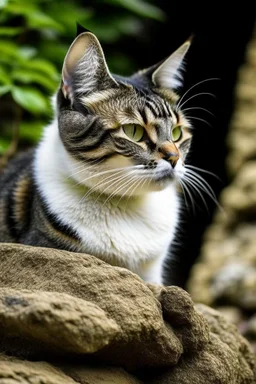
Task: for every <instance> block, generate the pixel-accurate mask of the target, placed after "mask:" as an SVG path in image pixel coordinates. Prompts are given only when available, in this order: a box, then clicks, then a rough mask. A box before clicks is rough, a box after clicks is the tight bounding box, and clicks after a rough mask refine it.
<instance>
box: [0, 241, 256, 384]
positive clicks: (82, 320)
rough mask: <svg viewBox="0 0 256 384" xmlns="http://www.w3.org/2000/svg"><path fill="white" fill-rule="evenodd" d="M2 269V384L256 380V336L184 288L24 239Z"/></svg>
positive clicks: (2, 253)
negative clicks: (253, 341)
mask: <svg viewBox="0 0 256 384" xmlns="http://www.w3.org/2000/svg"><path fill="white" fill-rule="evenodd" d="M0 265H1V269H0V287H1V288H0V353H2V355H0V384H11V383H12V384H16V383H17V384H18V383H21V384H37V383H39V382H40V383H42V384H53V383H54V384H58V383H63V384H66V383H70V384H73V383H74V382H76V383H81V384H98V383H104V382H105V383H107V384H110V383H111V384H128V383H129V384H143V383H145V384H146V383H147V384H157V383H162V384H164V383H172V384H186V383H188V382H191V380H193V381H194V383H195V384H201V383H202V384H205V382H207V383H223V384H228V383H230V384H251V383H255V382H256V362H255V359H254V355H253V354H252V352H251V350H250V347H249V344H248V342H247V341H246V340H245V339H244V338H243V337H241V335H240V334H239V333H238V332H237V330H236V328H235V327H234V326H233V325H231V324H230V323H228V322H227V321H225V320H224V319H223V317H221V315H220V314H219V313H218V312H215V311H213V310H211V309H209V308H207V307H204V306H198V307H196V308H195V306H194V304H193V301H192V300H191V297H190V296H189V295H188V293H187V292H185V291H183V290H182V289H180V288H178V287H160V286H152V285H146V284H145V283H144V282H143V281H142V280H141V279H140V278H139V277H138V276H137V275H135V274H133V273H131V272H130V271H128V270H125V269H122V268H118V267H112V266H110V265H108V264H106V263H104V262H103V261H100V260H98V259H97V258H95V257H93V256H90V255H85V254H75V253H71V252H65V251H59V250H53V249H46V248H39V247H38V248H34V247H28V246H22V245H18V244H1V246H0ZM18 359H19V360H18ZM40 361H44V362H40ZM109 364H111V365H113V366H112V367H110V366H109ZM207 379H209V380H208V381H207Z"/></svg>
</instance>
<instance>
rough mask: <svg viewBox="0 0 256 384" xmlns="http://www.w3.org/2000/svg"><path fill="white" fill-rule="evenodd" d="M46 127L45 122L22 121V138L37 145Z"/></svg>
mask: <svg viewBox="0 0 256 384" xmlns="http://www.w3.org/2000/svg"><path fill="white" fill-rule="evenodd" d="M45 125H46V124H45V122H44V121H38V120H36V121H22V123H21V124H20V138H21V139H22V140H26V141H29V142H31V143H37V142H38V140H39V139H40V137H41V135H42V131H43V127H44V126H45Z"/></svg>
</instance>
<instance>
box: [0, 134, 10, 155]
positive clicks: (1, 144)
mask: <svg viewBox="0 0 256 384" xmlns="http://www.w3.org/2000/svg"><path fill="white" fill-rule="evenodd" d="M9 145H10V140H7V139H3V138H0V153H1V154H2V153H4V152H5V151H6V150H7V149H8V147H9Z"/></svg>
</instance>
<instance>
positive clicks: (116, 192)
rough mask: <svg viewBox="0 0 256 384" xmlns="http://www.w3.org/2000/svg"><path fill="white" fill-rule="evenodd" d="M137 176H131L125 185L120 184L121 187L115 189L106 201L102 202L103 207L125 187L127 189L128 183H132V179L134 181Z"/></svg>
mask: <svg viewBox="0 0 256 384" xmlns="http://www.w3.org/2000/svg"><path fill="white" fill-rule="evenodd" d="M136 178H137V176H133V177H132V178H131V179H129V180H127V181H126V182H125V183H122V185H121V186H119V187H117V189H115V191H113V192H112V193H111V194H110V195H109V196H108V197H107V199H106V200H105V201H104V203H103V206H104V205H105V204H107V202H108V201H109V200H111V199H112V198H113V197H114V196H116V195H117V194H118V192H119V191H121V190H122V189H124V188H125V187H127V186H128V185H129V184H130V183H132V182H133V181H134V179H136Z"/></svg>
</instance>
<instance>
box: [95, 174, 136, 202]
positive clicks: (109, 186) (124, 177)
mask: <svg viewBox="0 0 256 384" xmlns="http://www.w3.org/2000/svg"><path fill="white" fill-rule="evenodd" d="M129 178H130V175H124V176H123V177H120V176H119V177H118V178H116V179H115V180H114V182H113V183H111V184H110V182H108V183H107V184H108V186H107V188H105V189H104V191H102V192H101V193H100V194H99V195H98V197H97V199H96V200H95V203H96V202H97V201H98V200H99V199H100V197H101V196H102V195H106V194H107V193H106V192H107V191H108V189H109V188H111V187H113V186H115V188H116V189H115V191H113V192H112V193H111V194H110V195H112V194H115V193H116V191H117V189H118V188H119V186H120V185H121V183H123V182H124V180H126V179H129ZM104 185H105V184H103V186H104ZM122 185H123V184H122ZM110 195H108V197H109V196H110Z"/></svg>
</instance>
